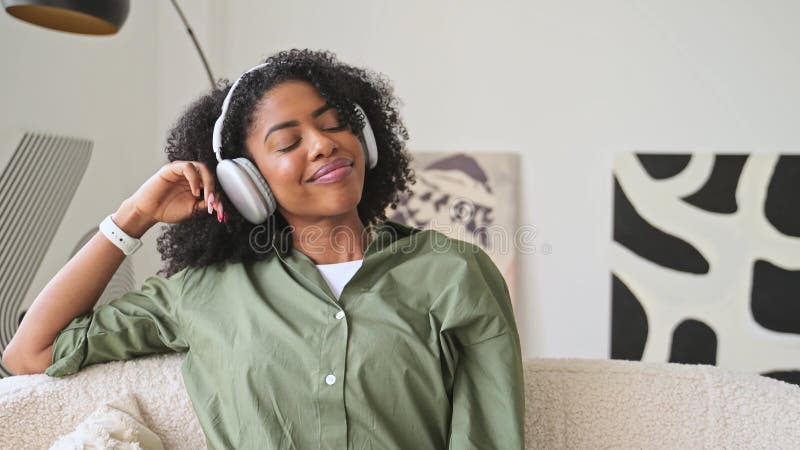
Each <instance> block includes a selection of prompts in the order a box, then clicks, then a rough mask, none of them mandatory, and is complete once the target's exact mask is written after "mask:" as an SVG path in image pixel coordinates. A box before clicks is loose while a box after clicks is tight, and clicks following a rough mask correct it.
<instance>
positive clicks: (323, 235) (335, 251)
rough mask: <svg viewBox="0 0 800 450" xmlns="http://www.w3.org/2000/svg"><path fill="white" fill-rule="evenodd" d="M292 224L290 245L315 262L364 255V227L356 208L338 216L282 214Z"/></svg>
mask: <svg viewBox="0 0 800 450" xmlns="http://www.w3.org/2000/svg"><path fill="white" fill-rule="evenodd" d="M284 217H286V220H287V222H288V223H289V225H290V226H291V227H292V246H293V247H294V248H296V249H297V250H298V251H300V252H301V253H303V254H304V255H306V256H308V257H309V258H310V259H311V260H312V261H314V263H315V264H335V263H340V262H346V261H353V260H356V259H361V258H363V257H364V249H365V248H366V247H367V245H368V244H369V242H368V235H367V233H366V232H365V231H366V228H365V227H364V224H363V223H361V219H360V218H359V217H358V211H356V210H355V209H354V210H353V211H351V212H348V213H346V214H342V215H340V216H326V217H316V218H309V217H296V216H288V217H287V215H286V214H285V213H284Z"/></svg>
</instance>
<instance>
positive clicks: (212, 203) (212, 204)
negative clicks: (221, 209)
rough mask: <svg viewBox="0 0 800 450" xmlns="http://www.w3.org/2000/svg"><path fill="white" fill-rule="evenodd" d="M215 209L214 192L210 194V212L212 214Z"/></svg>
mask: <svg viewBox="0 0 800 450" xmlns="http://www.w3.org/2000/svg"><path fill="white" fill-rule="evenodd" d="M213 209H214V193H213V192H212V193H210V194H208V213H209V214H211V211H212V210H213Z"/></svg>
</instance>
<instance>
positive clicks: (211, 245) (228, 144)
mask: <svg viewBox="0 0 800 450" xmlns="http://www.w3.org/2000/svg"><path fill="white" fill-rule="evenodd" d="M265 62H266V63H267V66H265V67H263V68H261V69H258V70H256V71H253V72H250V73H248V74H246V75H245V76H244V77H243V78H242V80H241V81H240V82H239V84H238V85H237V87H236V91H235V92H234V95H233V97H232V98H231V101H230V103H229V106H228V113H227V115H226V117H225V122H224V125H223V133H222V150H221V153H222V157H223V158H226V159H227V158H238V157H245V158H248V159H250V161H251V162H253V164H254V165H255V161H254V160H253V158H252V157H251V155H249V153H248V152H247V151H246V147H245V138H246V136H247V134H248V130H249V129H250V127H251V126H252V124H253V121H254V110H255V107H256V105H257V104H258V102H259V101H260V100H261V99H262V97H263V96H264V94H265V93H266V92H267V91H269V90H270V89H272V88H274V87H275V86H277V85H279V84H280V83H282V82H285V81H307V82H309V83H311V84H312V85H314V86H315V87H316V89H317V90H318V91H319V93H320V95H321V96H322V97H323V98H324V99H325V100H326V101H327V102H328V103H329V104H331V105H332V106H333V107H334V108H336V110H337V111H338V113H339V117H341V118H342V120H343V121H344V123H346V124H347V125H349V126H350V129H352V130H360V129H361V127H362V124H363V122H362V118H361V117H359V116H358V114H357V113H356V112H355V110H354V108H353V103H358V104H359V105H360V106H361V107H362V108H363V109H364V112H365V113H366V115H367V117H368V118H369V122H370V125H371V126H372V129H373V132H374V133H375V140H376V142H377V144H378V155H379V157H378V163H377V165H376V166H375V167H374V168H373V169H371V170H368V171H367V172H366V173H365V179H364V190H363V194H362V197H361V201H360V202H359V203H358V207H357V209H358V214H359V217H360V218H361V221H362V222H363V223H364V224H365V225H371V224H375V223H377V222H379V221H382V220H386V215H385V211H386V208H387V207H389V206H391V207H392V208H395V207H396V205H397V201H398V200H399V199H400V197H401V196H402V195H404V194H405V193H407V192H408V190H409V186H410V185H411V184H413V182H414V175H413V172H412V170H411V169H410V167H409V161H410V156H409V155H408V152H407V151H406V141H407V140H408V132H407V130H406V128H405V126H404V125H403V122H402V120H401V118H400V114H399V111H398V109H399V106H400V101H399V100H398V99H397V98H396V97H395V96H394V90H393V87H392V84H391V82H390V81H389V80H388V79H387V78H385V77H384V76H383V75H381V74H379V73H376V72H373V71H371V70H368V69H364V68H358V67H353V66H350V65H347V64H344V63H342V62H340V61H338V60H337V57H336V55H335V54H333V53H331V52H329V51H312V50H308V49H302V50H300V49H292V50H288V51H282V52H279V53H276V54H274V55H272V56H270V57H269V58H267V59H266V61H265ZM230 86H231V84H230V82H228V81H227V80H220V81H218V82H217V84H216V86H215V87H214V88H213V89H212V90H211V91H210V92H208V93H206V94H205V95H203V96H202V97H200V98H199V99H197V100H195V101H194V102H193V103H192V104H191V105H190V106H189V107H188V108H187V109H186V110H185V111H184V113H183V114H182V115H181V117H180V118H179V119H178V120H177V122H176V123H175V125H174V126H173V128H172V129H171V130H170V132H169V135H168V137H167V145H166V149H165V151H166V153H167V158H168V160H169V161H200V162H203V163H204V164H206V165H207V166H208V168H209V169H210V170H211V171H212V173H215V172H216V167H217V160H216V156H215V155H214V152H213V151H212V145H211V140H212V133H213V129H214V122H215V121H216V120H217V117H218V116H219V114H220V111H221V109H222V102H223V100H224V99H225V97H226V95H227V94H228V91H229V90H230ZM214 192H215V194H214V198H215V201H216V202H219V203H222V204H223V208H224V209H225V212H226V214H227V215H228V220H227V222H223V223H220V222H218V221H217V219H216V217H215V216H212V215H209V214H208V213H205V212H203V211H196V212H195V213H194V214H192V216H191V217H189V218H188V219H186V220H184V221H181V222H179V223H176V224H172V225H168V226H166V228H165V229H164V231H163V233H162V234H161V236H159V237H158V239H157V249H158V251H159V252H160V253H161V259H162V260H163V261H165V264H164V267H162V269H161V270H159V271H158V273H159V274H164V275H166V276H171V275H172V274H174V273H176V272H179V271H181V270H183V269H184V268H186V267H204V266H210V265H217V264H220V263H225V262H239V261H258V260H262V259H264V258H266V257H268V255H269V252H268V251H264V250H262V249H259V248H254V246H253V245H251V233H253V232H254V228H255V227H261V228H260V231H259V233H260V232H263V231H266V233H267V235H268V236H272V235H274V234H275V233H279V232H282V231H283V230H286V229H287V228H286V226H287V222H286V220H285V219H284V218H283V217H282V216H281V215H280V213H279V212H275V214H274V220H273V218H271V219H270V220H268V221H267V222H266V223H265V224H263V225H253V224H251V223H250V222H248V221H247V220H246V219H245V218H244V217H243V216H242V215H241V214H239V213H238V211H236V209H235V208H234V207H233V205H232V204H231V203H230V201H229V199H228V198H227V197H226V196H225V194H224V192H223V191H222V189H221V187H220V185H219V181H218V180H217V181H216V187H215V191H214ZM264 227H266V228H264ZM220 265H221V264H220Z"/></svg>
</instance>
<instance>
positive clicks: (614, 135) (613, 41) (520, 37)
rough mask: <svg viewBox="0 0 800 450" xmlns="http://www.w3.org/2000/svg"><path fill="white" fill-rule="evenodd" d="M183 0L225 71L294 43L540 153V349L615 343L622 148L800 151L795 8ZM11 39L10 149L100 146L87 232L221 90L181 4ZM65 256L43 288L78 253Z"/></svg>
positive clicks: (439, 144) (73, 222) (525, 190)
mask: <svg viewBox="0 0 800 450" xmlns="http://www.w3.org/2000/svg"><path fill="white" fill-rule="evenodd" d="M182 6H183V8H184V10H185V13H186V15H187V16H188V17H189V20H190V21H191V23H192V25H193V27H194V31H195V33H196V34H197V35H198V37H199V38H200V40H201V44H202V45H203V46H204V49H205V50H206V52H207V56H209V59H210V60H211V64H212V68H213V69H214V75H215V76H216V77H218V78H219V77H227V78H229V79H233V78H235V77H237V76H238V75H239V74H240V73H241V72H242V71H243V70H245V69H247V68H249V67H251V66H253V65H255V64H257V63H258V62H259V60H260V59H262V58H263V57H264V56H267V55H269V54H271V53H273V52H275V51H277V50H282V49H286V48H291V47H309V48H325V49H331V50H333V51H335V52H336V53H337V54H339V56H340V57H341V59H342V60H344V61H347V62H350V63H353V64H357V65H364V66H368V67H371V68H373V69H375V70H378V71H380V72H383V73H385V74H386V75H387V76H388V77H389V78H390V79H392V80H394V82H395V86H396V89H397V94H398V95H399V96H400V98H401V99H402V100H404V102H405V107H404V109H403V111H402V112H403V115H404V118H405V121H406V125H407V126H408V129H409V131H410V134H411V141H410V142H409V146H410V148H411V149H412V150H414V151H425V150H428V151H433V150H464V151H515V152H519V153H520V154H521V155H522V167H521V168H520V170H521V172H522V180H523V182H522V192H521V203H520V208H521V214H520V219H521V221H522V222H523V223H524V224H532V225H535V226H536V227H537V228H538V243H539V244H540V245H544V244H548V245H550V246H551V248H552V253H551V254H549V255H544V254H542V253H541V252H539V253H537V254H535V255H528V256H524V255H523V256H522V257H521V260H520V268H519V270H520V273H519V278H520V279H521V280H522V281H521V285H520V286H518V292H519V294H520V295H519V299H520V301H519V302H518V303H519V306H518V308H517V311H516V313H517V319H518V323H519V325H520V334H521V336H522V339H523V352H524V354H525V355H526V356H547V357H565V356H571V357H597V358H603V357H607V356H608V354H609V339H610V337H609V336H610V319H609V312H610V298H609V297H610V276H609V272H608V268H609V262H608V255H609V244H610V240H611V199H612V178H611V162H612V155H613V153H614V152H617V151H632V150H636V151H670V152H672V151H677V152H681V151H683V152H688V151H709V152H712V151H725V152H759V151H776V152H789V151H797V150H798V147H800V145H798V144H799V143H800V136H798V135H797V133H795V132H794V128H795V127H793V126H796V125H795V124H797V123H800V120H798V119H800V106H798V105H800V86H798V84H797V83H796V80H797V79H800V58H798V57H797V55H798V54H800V31H798V28H797V26H796V22H797V20H796V18H797V17H798V14H799V13H800V4H798V3H797V2H794V1H789V0H787V1H777V0H770V1H761V2H744V1H735V2H734V1H721V0H718V1H715V0H696V1H691V2H689V1H678V2H676V1H667V0H661V1H650V2H635V1H620V0H616V1H611V0H608V1H604V2H595V1H590V0H583V1H559V2H543V1H530V0H528V1H505V2H492V3H490V2H478V1H456V0H443V1H439V2H429V1H422V0H406V1H403V2H395V1H385V0H383V1H381V0H370V1H367V0H361V1H355V0H347V1H341V2H321V1H310V0H296V1H293V2H263V1H254V0H251V1H244V0H241V1H238V2H228V3H222V2H213V1H209V0H202V1H194V2H182ZM0 51H2V54H3V55H4V58H5V61H4V64H3V73H2V80H3V83H0V99H2V103H3V107H2V108H0V114H2V115H0V119H2V120H0V137H2V139H4V141H3V142H2V143H3V144H4V145H3V147H2V149H1V150H0V152H2V153H0V156H2V158H0V161H4V160H5V158H7V156H8V155H9V154H10V151H11V149H13V145H11V144H9V143H8V142H7V141H8V140H9V139H10V138H9V136H11V135H13V134H14V133H18V132H20V131H21V130H27V129H38V130H47V131H51V132H62V133H65V134H71V135H76V136H84V137H90V138H93V139H95V143H96V144H95V150H94V156H93V158H92V162H91V165H90V167H89V171H88V172H87V176H86V178H85V180H84V182H83V183H82V184H81V186H80V188H79V191H78V194H77V196H76V198H87V199H89V198H90V199H91V201H84V202H83V203H79V204H73V205H71V207H70V209H69V211H68V213H67V217H65V220H64V223H63V224H62V227H61V229H59V231H58V235H57V239H66V240H68V241H73V242H74V241H76V240H77V239H78V238H79V237H80V235H81V234H82V233H83V232H84V231H85V229H86V228H87V227H89V226H91V225H94V224H96V223H98V222H99V221H100V220H101V219H102V217H103V216H104V215H105V214H108V213H109V212H111V211H113V209H115V208H116V207H117V205H118V204H119V202H120V201H121V200H122V199H124V198H125V197H126V196H127V195H130V193H132V192H133V191H134V190H135V188H136V187H138V186H139V185H140V184H141V183H142V182H143V181H144V180H145V179H146V178H147V177H148V176H149V175H151V174H152V173H153V172H154V171H155V170H157V168H158V166H159V165H160V164H163V162H164V161H165V159H164V156H163V151H162V148H163V145H164V137H165V134H166V130H167V129H168V127H169V125H171V124H172V123H173V122H174V120H175V119H176V118H177V116H178V114H179V113H180V111H181V110H182V109H183V108H184V107H185V106H186V104H188V103H189V102H190V101H191V100H192V99H194V98H195V97H196V96H197V95H199V94H200V93H201V92H203V91H204V90H206V89H208V87H209V85H208V81H207V80H206V77H205V74H204V72H203V69H202V66H201V64H200V62H199V59H198V58H197V56H196V55H195V54H194V48H193V47H192V45H191V42H190V41H189V38H188V37H187V36H186V34H185V31H184V30H183V28H182V25H181V23H180V20H179V18H178V17H177V15H176V14H175V12H174V11H173V10H172V8H171V5H169V2H159V3H157V4H154V3H152V2H135V4H133V5H132V8H131V16H130V17H129V19H128V23H127V24H126V25H125V27H124V28H123V30H122V32H121V33H120V34H119V35H118V36H115V37H112V38H92V37H75V36H70V35H66V34H63V33H57V32H51V31H46V30H39V29H35V28H33V27H32V26H30V25H27V24H24V23H21V22H18V21H16V20H14V19H12V18H11V17H9V16H7V15H2V14H0ZM19 136H21V134H19ZM14 142H15V141H14ZM118 161H122V164H121V163H119V162H118ZM1 204H2V201H1V200H0V205H1ZM4 213H8V212H7V211H4ZM155 234H156V231H155V230H153V231H151V232H150V233H148V234H147V235H145V237H144V240H145V243H146V246H147V247H146V248H145V249H144V250H142V251H140V252H139V253H137V255H135V258H137V259H135V261H134V262H135V263H136V265H137V274H138V275H139V277H138V278H139V280H141V279H142V278H143V276H144V275H145V274H146V273H148V272H155V270H156V269H157V268H158V267H159V266H160V261H159V258H158V255H157V254H156V253H155V251H154V248H155V246H154V241H155ZM540 248H541V247H540ZM51 253H56V252H50V253H48V255H47V260H46V262H45V267H44V269H43V271H42V272H41V273H44V274H49V275H48V276H47V278H45V277H44V275H41V276H39V277H37V280H35V286H34V288H33V289H32V291H33V290H36V292H38V290H40V289H41V287H43V285H44V283H46V281H47V280H48V279H49V277H50V276H52V274H53V273H55V271H56V270H58V268H59V267H60V265H63V262H64V261H65V260H66V257H67V255H66V251H62V252H58V254H51ZM37 287H38V289H37ZM30 300H32V298H31V299H30Z"/></svg>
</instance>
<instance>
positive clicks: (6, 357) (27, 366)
mask: <svg viewBox="0 0 800 450" xmlns="http://www.w3.org/2000/svg"><path fill="white" fill-rule="evenodd" d="M43 353H44V352H43ZM42 356H43V355H42ZM42 361H43V360H42V357H41V356H34V357H27V358H26V357H25V355H20V354H18V353H17V352H16V351H14V349H13V348H11V345H8V346H7V347H6V348H5V350H3V365H4V366H5V367H6V369H8V370H9V371H11V372H12V373H13V374H14V375H33V374H39V373H44V371H45V369H47V367H48V365H45V366H44V367H40V366H41V362H42Z"/></svg>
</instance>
